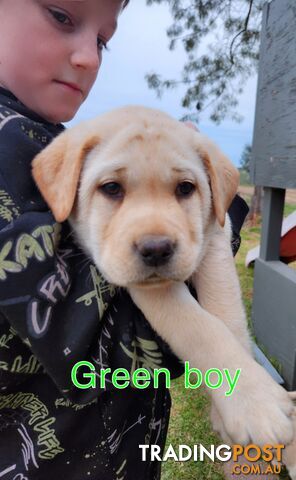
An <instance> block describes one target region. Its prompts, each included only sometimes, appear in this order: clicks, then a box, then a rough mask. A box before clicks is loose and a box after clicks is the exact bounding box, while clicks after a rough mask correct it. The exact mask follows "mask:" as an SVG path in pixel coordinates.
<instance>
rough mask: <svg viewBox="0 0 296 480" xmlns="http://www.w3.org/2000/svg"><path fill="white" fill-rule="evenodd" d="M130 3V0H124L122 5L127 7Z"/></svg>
mask: <svg viewBox="0 0 296 480" xmlns="http://www.w3.org/2000/svg"><path fill="white" fill-rule="evenodd" d="M128 3H129V0H124V2H123V5H122V8H125V7H126V6H127V4H128Z"/></svg>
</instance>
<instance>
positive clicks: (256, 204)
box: [240, 145, 263, 225]
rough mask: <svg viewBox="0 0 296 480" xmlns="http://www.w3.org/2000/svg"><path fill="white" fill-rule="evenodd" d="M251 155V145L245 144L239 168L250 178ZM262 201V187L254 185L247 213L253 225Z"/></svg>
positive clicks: (256, 219) (258, 214)
mask: <svg viewBox="0 0 296 480" xmlns="http://www.w3.org/2000/svg"><path fill="white" fill-rule="evenodd" d="M251 157H252V147H251V145H245V147H244V149H243V152H242V155H241V159H240V170H243V171H244V172H246V173H247V174H248V177H249V179H250V164H251ZM262 202H263V188H262V187H261V186H258V185H255V188H254V193H253V195H252V198H251V205H250V211H249V215H248V220H249V222H250V223H251V224H252V225H255V224H256V223H257V222H258V219H259V217H260V216H261V212H262Z"/></svg>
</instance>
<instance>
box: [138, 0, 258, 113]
mask: <svg viewBox="0 0 296 480" xmlns="http://www.w3.org/2000/svg"><path fill="white" fill-rule="evenodd" d="M146 3H147V5H151V4H153V3H159V4H160V3H167V4H168V6H169V8H170V12H171V15H172V18H173V24H172V25H171V26H170V27H169V28H168V30H167V36H168V38H169V49H170V50H174V49H175V48H176V46H177V45H178V44H180V43H181V44H182V45H183V47H184V49H185V51H186V54H187V61H186V62H185V64H184V66H183V71H182V73H181V76H180V78H178V79H163V78H162V76H161V75H160V74H158V73H154V72H153V73H150V74H147V75H146V79H147V82H148V86H149V87H150V88H152V89H154V90H155V91H156V93H157V95H158V96H161V95H162V94H163V92H164V91H165V90H167V89H172V88H174V87H176V86H178V85H180V84H183V85H184V86H185V90H186V91H185V94H184V97H183V98H182V106H183V107H184V108H186V109H187V110H188V112H189V113H188V115H186V116H184V119H191V120H195V121H197V120H198V118H199V115H200V113H201V112H204V111H205V110H209V114H210V118H211V120H212V121H213V122H215V123H220V122H221V121H222V120H223V119H224V118H226V117H230V118H232V119H234V120H237V121H239V120H240V119H241V117H240V116H239V115H238V113H237V110H236V107H237V105H238V97H239V95H240V94H241V93H242V91H243V87H244V85H245V83H246V80H247V79H248V78H249V77H250V76H251V75H252V74H254V73H255V72H256V69H257V65H258V58H259V36H260V28H261V17H262V7H263V4H264V3H265V0H146Z"/></svg>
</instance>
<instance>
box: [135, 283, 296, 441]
mask: <svg viewBox="0 0 296 480" xmlns="http://www.w3.org/2000/svg"><path fill="white" fill-rule="evenodd" d="M129 292H130V294H131V297H132V298H133V300H134V302H135V303H136V304H137V306H138V307H139V308H140V309H141V310H142V312H143V313H144V315H145V317H146V318H147V320H148V321H149V322H150V324H151V326H152V327H153V328H154V329H155V330H156V332H157V333H158V334H159V335H160V336H161V337H162V338H163V339H164V340H165V341H166V342H167V343H168V344H169V345H170V347H171V348H172V350H173V351H174V352H175V353H176V355H178V356H179V358H181V359H182V360H188V361H189V362H190V365H191V366H192V367H196V368H199V369H200V370H202V371H203V372H205V371H207V370H209V369H211V368H213V367H214V368H218V369H219V370H221V371H223V369H228V371H229V374H230V376H231V378H234V375H235V373H236V371H237V369H238V368H241V375H240V378H239V381H238V384H237V386H236V388H235V390H234V391H233V393H232V395H231V396H226V395H225V394H226V392H227V390H228V389H229V385H225V384H224V385H223V386H222V387H221V388H220V389H218V390H215V391H212V390H210V394H211V396H212V398H213V400H214V402H215V404H216V406H217V409H218V411H219V414H220V415H221V418H222V420H223V423H224V425H225V428H226V431H227V434H228V435H229V436H230V438H231V439H232V440H233V441H235V442H237V443H244V444H246V443H249V442H250V441H252V442H253V443H256V444H259V445H262V444H264V443H271V444H276V443H284V444H287V443H289V442H290V441H291V440H292V435H293V428H292V422H291V420H290V419H289V418H288V416H289V415H290V414H291V411H292V407H293V406H292V402H291V400H290V399H289V397H288V394H287V392H285V390H284V389H282V388H281V387H279V386H278V385H277V384H276V383H275V382H273V380H272V379H271V378H270V376H269V375H268V374H267V373H266V372H265V370H264V369H263V368H262V367H261V366H260V365H258V364H257V363H256V362H255V361H254V360H253V358H252V357H251V356H250V354H249V353H248V352H247V351H246V349H245V348H244V347H242V346H241V345H240V343H239V342H238V341H237V340H236V338H235V336H234V335H233V334H232V333H231V331H230V330H229V329H228V328H227V327H226V325H224V323H223V322H221V320H219V319H218V318H217V317H215V316H214V315H211V314H210V313H208V312H207V311H205V310H204V309H202V308H201V306H200V305H199V304H198V302H196V300H195V299H194V298H193V297H192V295H191V294H190V292H189V290H188V288H187V287H186V285H185V284H183V283H181V282H175V283H171V284H169V285H167V286H162V287H159V286H158V287H155V288H153V287H150V288H148V287H134V286H133V287H130V288H129Z"/></svg>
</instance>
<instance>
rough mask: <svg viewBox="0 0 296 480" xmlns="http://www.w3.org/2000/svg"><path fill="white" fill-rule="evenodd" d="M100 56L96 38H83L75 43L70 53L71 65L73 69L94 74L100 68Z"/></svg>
mask: <svg viewBox="0 0 296 480" xmlns="http://www.w3.org/2000/svg"><path fill="white" fill-rule="evenodd" d="M101 59H102V54H101V52H100V50H99V49H98V45H97V36H95V37H94V36H90V35H89V36H83V37H80V41H79V40H78V42H77V48H76V49H75V51H74V52H73V53H72V56H71V63H72V65H73V66H74V67H82V68H84V69H87V70H89V71H91V72H93V73H96V72H97V71H98V69H99V67H100V64H101Z"/></svg>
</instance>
